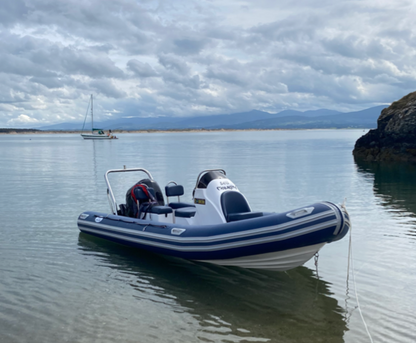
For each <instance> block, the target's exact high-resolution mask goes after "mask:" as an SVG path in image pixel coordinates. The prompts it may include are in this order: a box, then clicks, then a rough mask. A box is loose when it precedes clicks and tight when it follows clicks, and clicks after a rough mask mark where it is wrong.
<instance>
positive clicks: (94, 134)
mask: <svg viewBox="0 0 416 343" xmlns="http://www.w3.org/2000/svg"><path fill="white" fill-rule="evenodd" d="M90 107H91V133H81V137H82V138H84V139H117V137H116V136H115V135H113V134H112V133H111V130H109V131H108V133H105V132H104V130H103V129H97V128H94V101H93V95H92V94H91V97H90V101H89V103H88V108H87V113H86V114H85V120H84V125H83V127H82V131H83V130H84V127H85V122H86V120H87V117H88V109H89V108H90Z"/></svg>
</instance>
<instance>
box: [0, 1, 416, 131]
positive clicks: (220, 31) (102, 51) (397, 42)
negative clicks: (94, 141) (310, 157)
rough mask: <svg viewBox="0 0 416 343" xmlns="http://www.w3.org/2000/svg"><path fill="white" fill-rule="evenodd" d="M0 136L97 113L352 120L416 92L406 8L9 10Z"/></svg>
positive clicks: (33, 6) (0, 57)
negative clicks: (265, 114)
mask: <svg viewBox="0 0 416 343" xmlns="http://www.w3.org/2000/svg"><path fill="white" fill-rule="evenodd" d="M3 5H4V6H2V7H1V8H0V40H1V43H2V44H0V127H1V126H10V125H15V126H16V125H20V126H27V125H35V124H39V125H40V124H43V123H45V124H48V123H51V124H52V123H58V122H64V121H77V120H79V118H82V117H83V115H84V112H85V108H84V107H85V104H86V103H87V99H88V96H89V94H91V93H94V94H96V96H97V97H98V98H99V99H100V106H101V107H102V108H101V109H102V113H112V117H113V118H114V117H117V116H131V115H133V116H134V115H145V116H149V115H150V116H151V115H176V116H186V115H194V114H209V113H218V114H219V113H231V112H237V111H238V112H240V111H249V110H251V109H261V110H267V111H270V112H277V111H280V110H282V109H290V108H293V109H298V110H307V109H317V108H323V107H325V108H330V109H337V110H345V111H347V110H359V109H363V108H367V107H371V106H375V105H379V104H381V103H389V102H392V101H394V100H397V99H399V98H401V97H402V96H403V95H405V94H407V93H409V92H410V91H414V90H415V88H416V66H415V64H414V61H415V59H416V29H415V28H414V25H413V22H414V17H415V15H416V6H415V5H414V2H413V1H411V0H398V1H395V2H394V3H393V2H391V1H387V0H363V1H359V2H351V1H346V0H344V1H336V2H334V1H329V0H320V1H317V0H299V1H297V2H293V1H289V0H282V1H273V0H258V1H255V2H253V1H248V0H222V1H220V0H210V1H200V0H190V1H186V2H183V1H167V0H159V1H156V0H141V1H135V0H85V1H83V2H79V1H77V0H68V1H65V2H62V1H58V2H57V1H52V0H31V1H30V2H29V1H25V0H15V1H12V2H10V1H9V2H6V3H5V4H3Z"/></svg>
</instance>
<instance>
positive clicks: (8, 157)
mask: <svg viewBox="0 0 416 343" xmlns="http://www.w3.org/2000/svg"><path fill="white" fill-rule="evenodd" d="M362 134H363V131H362V130H345V131H344V130H334V131H331V130H322V131H319V130H317V131H270V132H209V133H153V134H122V135H119V136H120V139H119V140H114V141H99V142H97V141H84V140H82V139H81V137H80V136H79V135H0V180H1V181H0V215H1V226H0V342H2V343H8V342H42V343H47V342H51V343H56V342H88V343H90V342H100V343H101V342H370V337H369V335H368V333H367V331H366V327H365V325H367V327H368V331H369V333H370V335H371V337H372V339H373V341H374V342H414V341H416V297H415V286H416V169H415V168H414V167H411V166H406V165H391V166H379V165H373V164H357V163H355V162H354V159H353V157H352V154H351V151H352V149H353V146H354V143H355V141H356V139H357V138H358V137H360V136H361V135H362ZM123 165H126V166H127V167H143V168H146V169H148V170H149V171H150V172H151V173H152V175H153V177H154V179H155V180H156V181H158V183H159V184H160V185H161V186H162V187H163V186H164V185H165V184H166V183H168V182H169V181H171V180H176V181H177V182H179V183H181V184H183V185H184V187H185V191H186V192H187V195H186V196H185V197H183V198H182V200H183V201H190V199H191V194H190V193H191V191H192V189H193V187H194V184H195V181H196V177H197V175H198V173H199V172H200V171H202V170H204V169H209V168H223V169H225V170H226V171H227V175H228V176H229V178H230V179H231V180H232V181H233V182H234V183H235V184H236V185H237V186H238V187H239V189H240V190H241V191H242V192H243V193H244V194H245V195H246V197H247V198H248V199H249V202H250V204H251V206H252V208H253V209H254V210H262V211H286V210H290V209H292V208H295V207H300V206H304V205H308V204H310V203H313V202H315V201H319V200H329V201H333V202H337V203H342V202H343V201H344V200H345V199H346V205H347V208H348V210H349V213H350V216H351V219H352V222H353V228H352V236H351V238H352V256H353V264H352V266H353V269H352V268H350V271H349V273H348V250H349V237H348V236H347V237H345V238H344V239H343V240H342V241H339V242H336V243H332V244H329V245H327V246H325V247H324V248H323V249H322V250H321V252H320V256H319V259H318V264H317V267H316V266H315V263H314V261H313V260H312V261H309V262H308V263H307V264H306V265H305V266H302V267H299V268H296V269H294V270H291V271H288V272H266V271H255V270H244V269H239V268H224V267H218V266H212V265H208V264H202V263H193V262H189V261H184V260H180V259H173V258H167V257H163V256H159V255H153V254H149V253H146V252H144V251H138V250H134V249H131V248H127V247H124V246H121V245H117V244H113V243H110V242H106V241H104V240H100V239H97V238H91V237H89V236H88V235H84V234H80V233H79V231H78V228H77V223H76V221H77V217H78V215H79V214H80V213H81V212H82V211H84V210H97V211H109V206H108V201H107V198H106V188H105V182H104V178H103V175H104V173H105V172H106V171H107V170H108V169H114V168H122V167H123ZM122 175H123V176H122V177H120V178H117V179H114V180H113V182H114V184H115V187H119V188H120V191H119V192H116V196H118V197H121V198H123V196H124V193H125V191H126V190H127V189H128V187H130V186H131V185H132V184H133V183H135V182H136V181H138V179H140V178H141V177H140V176H136V177H132V176H130V175H129V174H122ZM352 270H354V273H353V272H352ZM357 295H358V302H357ZM358 305H359V307H358ZM360 311H361V314H360ZM362 317H363V318H364V320H365V322H364V321H363V319H362Z"/></svg>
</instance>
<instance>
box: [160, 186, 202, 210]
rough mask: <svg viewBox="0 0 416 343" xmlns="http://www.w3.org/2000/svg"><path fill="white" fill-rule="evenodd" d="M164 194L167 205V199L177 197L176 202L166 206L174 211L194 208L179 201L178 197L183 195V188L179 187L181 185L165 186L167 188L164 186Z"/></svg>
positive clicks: (192, 205)
mask: <svg viewBox="0 0 416 343" xmlns="http://www.w3.org/2000/svg"><path fill="white" fill-rule="evenodd" d="M165 194H166V197H167V198H168V203H169V197H175V196H177V197H178V201H177V202H171V203H169V204H168V205H169V206H170V207H171V208H173V209H174V210H176V209H178V208H184V207H195V205H194V204H190V203H186V202H181V201H180V196H181V195H183V194H184V190H183V186H181V185H167V186H165Z"/></svg>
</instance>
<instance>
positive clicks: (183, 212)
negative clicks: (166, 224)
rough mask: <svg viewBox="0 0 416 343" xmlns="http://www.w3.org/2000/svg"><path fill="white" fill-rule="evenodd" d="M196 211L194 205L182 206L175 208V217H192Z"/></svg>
mask: <svg viewBox="0 0 416 343" xmlns="http://www.w3.org/2000/svg"><path fill="white" fill-rule="evenodd" d="M195 213H196V208H195V207H182V208H178V209H177V210H175V217H178V218H192V217H193V216H194V215H195Z"/></svg>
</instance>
